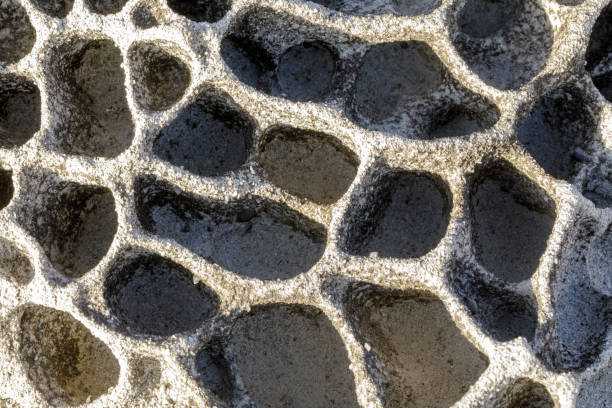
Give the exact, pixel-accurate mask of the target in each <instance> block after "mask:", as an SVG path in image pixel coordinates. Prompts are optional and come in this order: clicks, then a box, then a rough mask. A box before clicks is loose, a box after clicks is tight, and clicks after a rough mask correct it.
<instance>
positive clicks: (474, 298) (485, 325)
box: [449, 264, 538, 342]
mask: <svg viewBox="0 0 612 408" xmlns="http://www.w3.org/2000/svg"><path fill="white" fill-rule="evenodd" d="M449 280H450V284H451V287H452V288H453V289H454V291H455V293H456V294H457V296H459V298H460V299H461V301H462V302H463V303H464V305H465V306H466V308H467V309H468V311H469V312H470V313H471V314H472V316H473V317H474V318H475V319H476V322H477V323H478V324H479V325H480V327H481V328H482V330H484V331H485V332H486V333H487V334H488V335H489V336H491V337H492V338H494V339H495V340H497V341H499V342H505V341H510V340H513V339H515V338H517V337H524V338H525V339H527V340H529V341H532V340H533V339H534V336H535V332H536V329H537V325H538V319H537V313H536V308H535V307H533V306H532V305H531V303H530V301H529V300H528V299H527V298H525V297H524V296H521V295H518V294H516V293H514V292H512V291H510V290H507V289H504V288H501V287H497V286H495V284H494V283H489V282H486V281H485V280H484V278H483V276H481V275H480V274H479V272H478V271H476V270H474V268H472V267H470V266H467V265H460V264H459V265H457V266H456V267H455V268H454V270H453V271H451V272H450V273H449Z"/></svg>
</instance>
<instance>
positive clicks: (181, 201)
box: [136, 178, 327, 280]
mask: <svg viewBox="0 0 612 408" xmlns="http://www.w3.org/2000/svg"><path fill="white" fill-rule="evenodd" d="M136 191H137V192H136V194H137V197H136V211H137V214H138V219H139V220H140V223H141V224H142V225H143V227H144V228H145V230H147V231H148V232H150V233H153V234H156V235H158V236H160V237H162V238H171V239H174V240H175V241H176V242H178V243H179V244H181V245H183V246H184V247H186V248H188V249H190V250H191V251H193V252H194V253H196V254H198V255H200V256H202V257H204V258H206V259H209V260H211V261H212V262H215V263H216V264H218V265H220V266H222V267H223V268H225V269H228V270H230V271H232V272H235V273H237V274H240V275H244V276H247V277H252V278H259V279H264V280H274V279H288V278H292V277H294V276H296V275H298V274H300V273H302V272H306V271H308V270H309V269H310V268H311V267H312V266H313V265H314V264H316V263H317V262H318V260H319V259H320V258H321V256H322V255H323V252H324V250H325V244H326V236H327V234H326V230H325V228H324V227H323V226H322V225H320V224H318V223H316V222H314V221H311V220H310V219H308V218H306V217H305V216H303V215H301V214H299V213H297V212H296V211H294V210H291V209H290V208H288V207H286V206H284V205H282V204H278V203H274V202H272V201H269V200H266V199H263V198H258V197H251V198H247V199H242V200H238V201H232V202H229V203H224V202H221V201H217V200H212V199H203V198H198V197H195V196H192V195H189V194H187V193H183V192H177V191H176V189H175V188H174V187H173V186H171V185H168V184H165V183H160V182H155V181H154V180H152V179H150V178H141V179H139V180H138V182H137V189H136Z"/></svg>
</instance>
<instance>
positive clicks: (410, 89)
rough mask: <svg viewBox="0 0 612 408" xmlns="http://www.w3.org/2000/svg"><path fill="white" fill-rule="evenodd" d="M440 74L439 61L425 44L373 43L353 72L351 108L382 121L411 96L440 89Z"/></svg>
mask: <svg viewBox="0 0 612 408" xmlns="http://www.w3.org/2000/svg"><path fill="white" fill-rule="evenodd" d="M443 73H444V68H443V66H442V63H441V62H440V60H439V59H438V57H437V56H436V54H435V53H434V52H433V51H432V50H431V48H429V46H428V45H426V44H425V43H422V42H418V41H411V42H395V43H384V44H378V45H375V46H373V47H372V48H370V49H369V50H368V51H367V53H366V54H365V56H364V58H363V61H362V63H361V67H360V68H359V72H358V74H357V75H358V76H357V81H356V84H355V91H354V92H355V93H354V97H353V99H354V100H353V106H354V109H355V110H356V112H357V113H358V114H359V115H361V116H363V117H364V118H365V119H366V120H371V121H374V122H376V123H380V122H383V121H385V120H387V119H389V118H391V117H392V116H394V115H396V114H398V113H399V112H398V111H400V110H402V109H403V108H405V106H406V103H407V102H410V101H411V100H412V99H415V98H418V97H421V96H424V95H427V94H430V93H432V92H433V91H435V90H437V89H438V88H440V86H441V85H442V81H443ZM357 119H358V121H359V118H357ZM360 122H363V119H361V120H360Z"/></svg>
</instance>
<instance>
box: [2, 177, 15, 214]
mask: <svg viewBox="0 0 612 408" xmlns="http://www.w3.org/2000/svg"><path fill="white" fill-rule="evenodd" d="M14 191H15V189H14V187H13V172H12V171H10V170H3V169H0V210H1V209H3V208H4V207H6V206H7V205H9V203H10V202H11V200H12V198H13V193H14Z"/></svg>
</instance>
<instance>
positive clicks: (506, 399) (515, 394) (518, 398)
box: [497, 378, 555, 408]
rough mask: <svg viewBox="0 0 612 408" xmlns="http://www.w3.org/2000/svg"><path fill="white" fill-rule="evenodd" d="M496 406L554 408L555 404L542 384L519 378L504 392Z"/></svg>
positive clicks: (507, 407) (506, 407)
mask: <svg viewBox="0 0 612 408" xmlns="http://www.w3.org/2000/svg"><path fill="white" fill-rule="evenodd" d="M497 406H499V407H502V408H554V407H555V403H554V401H553V400H552V397H551V396H550V393H549V392H548V390H547V389H546V387H544V386H543V385H542V384H540V383H537V382H534V381H531V380H529V379H527V378H521V379H519V380H518V381H517V382H516V383H515V384H513V385H512V386H511V387H510V388H509V389H508V390H507V391H506V393H505V395H504V396H503V398H502V400H501V401H500V403H499V405H497Z"/></svg>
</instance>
